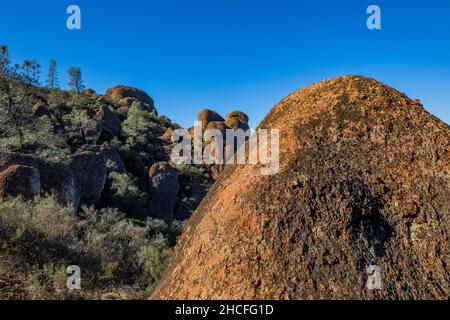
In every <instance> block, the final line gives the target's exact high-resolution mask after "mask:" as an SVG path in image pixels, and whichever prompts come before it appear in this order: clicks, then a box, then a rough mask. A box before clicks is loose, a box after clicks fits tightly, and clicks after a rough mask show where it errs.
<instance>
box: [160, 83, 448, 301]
mask: <svg viewBox="0 0 450 320" xmlns="http://www.w3.org/2000/svg"><path fill="white" fill-rule="evenodd" d="M259 128H266V129H269V130H270V129H279V130H280V150H279V151H280V165H279V170H278V172H277V173H276V174H275V175H272V176H266V175H262V174H261V171H260V168H261V165H252V164H246V165H236V166H227V167H226V168H225V170H224V172H223V173H222V174H221V175H220V177H219V180H218V181H216V183H215V185H214V186H213V188H212V189H211V190H210V192H209V193H208V195H207V197H206V198H205V200H204V201H203V202H202V204H201V205H200V207H199V208H198V209H197V211H196V212H195V213H194V214H193V216H192V218H191V219H190V220H189V223H188V225H187V226H186V228H185V231H184V233H183V235H182V236H181V237H180V239H179V240H178V244H177V247H176V249H175V252H174V254H173V256H172V260H171V263H170V264H169V266H168V268H167V271H166V275H165V276H164V277H163V279H162V280H161V282H160V284H159V286H158V287H157V288H156V290H155V292H154V294H153V296H152V298H153V299H176V300H183V299H219V300H220V299H230V300H241V299H248V300H272V299H275V300H277V299H332V300H334V299H390V300H397V299H425V300H429V299H442V300H448V299H449V297H450V271H449V265H450V264H449V257H450V246H449V243H448V241H449V240H448V239H450V201H449V199H450V127H449V126H448V125H447V124H445V123H444V122H442V121H440V120H439V119H437V118H436V117H434V116H432V115H430V114H429V113H428V112H427V111H426V110H425V109H424V108H423V107H422V106H421V105H419V104H417V103H415V102H414V101H411V100H410V99H409V98H408V97H407V96H406V95H405V94H403V93H400V92H398V91H396V90H394V89H392V88H390V87H388V86H386V85H383V84H381V83H380V82H377V81H376V80H373V79H368V78H364V77H357V76H347V77H339V78H334V79H330V80H325V81H322V82H319V83H316V84H314V85H311V86H309V87H306V88H304V89H301V90H299V91H296V92H294V93H292V94H290V95H289V96H288V97H286V98H285V99H283V100H282V101H281V102H280V103H279V104H278V105H277V106H275V107H274V108H273V109H272V111H271V112H270V113H269V114H268V115H267V116H266V117H265V118H264V120H263V121H262V123H261V124H260V126H259ZM376 270H377V271H376ZM378 275H380V277H381V286H380V287H381V290H372V289H373V287H372V284H374V283H373V282H372V280H373V279H377V278H378V277H377V276H378ZM375 284H376V283H375Z"/></svg>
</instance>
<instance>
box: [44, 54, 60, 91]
mask: <svg viewBox="0 0 450 320" xmlns="http://www.w3.org/2000/svg"><path fill="white" fill-rule="evenodd" d="M46 85H47V88H50V89H55V88H59V80H58V72H57V71H56V61H55V60H53V59H51V60H50V63H49V66H48V75H47V81H46Z"/></svg>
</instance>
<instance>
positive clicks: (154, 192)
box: [148, 162, 180, 219]
mask: <svg viewBox="0 0 450 320" xmlns="http://www.w3.org/2000/svg"><path fill="white" fill-rule="evenodd" d="M148 177H149V190H150V196H151V200H150V211H151V215H152V216H154V217H156V218H160V219H171V218H172V217H173V213H174V209H175V205H176V203H177V200H178V198H177V194H178V191H179V189H180V184H179V182H178V173H177V171H176V170H175V169H174V168H172V167H171V166H170V165H169V164H168V163H167V162H158V163H155V164H154V165H153V166H151V167H150V169H149V172H148Z"/></svg>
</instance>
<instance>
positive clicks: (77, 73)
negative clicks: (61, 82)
mask: <svg viewBox="0 0 450 320" xmlns="http://www.w3.org/2000/svg"><path fill="white" fill-rule="evenodd" d="M69 76H70V82H69V86H70V87H71V88H72V90H75V91H76V92H77V93H78V94H80V93H81V91H82V90H84V84H83V78H82V77H81V69H80V68H77V67H72V68H70V69H69Z"/></svg>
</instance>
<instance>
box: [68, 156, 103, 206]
mask: <svg viewBox="0 0 450 320" xmlns="http://www.w3.org/2000/svg"><path fill="white" fill-rule="evenodd" d="M69 168H70V169H71V170H72V172H73V174H74V177H75V182H76V185H77V190H78V195H79V197H80V201H81V202H82V203H84V204H86V205H88V206H89V205H94V204H96V203H98V202H99V201H100V197H101V193H102V191H103V188H104V187H105V182H106V173H107V169H106V159H105V157H104V156H103V154H102V153H101V152H90V151H85V152H81V153H78V154H75V155H73V156H71V157H70V163H69Z"/></svg>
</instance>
